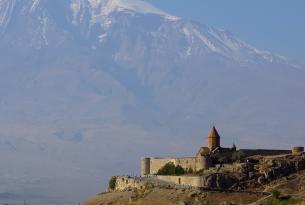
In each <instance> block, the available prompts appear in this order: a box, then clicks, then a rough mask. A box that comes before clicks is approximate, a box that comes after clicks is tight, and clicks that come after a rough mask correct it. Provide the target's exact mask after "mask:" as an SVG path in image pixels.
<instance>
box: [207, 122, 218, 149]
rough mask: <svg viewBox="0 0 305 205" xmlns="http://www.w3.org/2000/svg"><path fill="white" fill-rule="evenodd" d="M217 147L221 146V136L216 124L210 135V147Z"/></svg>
mask: <svg viewBox="0 0 305 205" xmlns="http://www.w3.org/2000/svg"><path fill="white" fill-rule="evenodd" d="M217 147H220V136H219V134H218V132H217V130H216V128H215V126H213V127H212V129H211V130H210V132H209V135H208V148H209V149H210V151H213V150H214V149H216V148H217Z"/></svg>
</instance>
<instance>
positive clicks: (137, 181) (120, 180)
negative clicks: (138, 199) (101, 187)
mask: <svg viewBox="0 0 305 205" xmlns="http://www.w3.org/2000/svg"><path fill="white" fill-rule="evenodd" d="M145 184H146V182H145V180H143V179H141V178H133V177H129V176H120V177H117V179H116V185H115V190H117V191H124V190H126V189H129V188H137V189H142V188H143V187H144V186H145Z"/></svg>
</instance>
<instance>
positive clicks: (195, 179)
mask: <svg viewBox="0 0 305 205" xmlns="http://www.w3.org/2000/svg"><path fill="white" fill-rule="evenodd" d="M157 179H159V180H161V181H164V182H168V183H173V184H178V185H183V186H191V187H204V179H203V177H200V176H157Z"/></svg>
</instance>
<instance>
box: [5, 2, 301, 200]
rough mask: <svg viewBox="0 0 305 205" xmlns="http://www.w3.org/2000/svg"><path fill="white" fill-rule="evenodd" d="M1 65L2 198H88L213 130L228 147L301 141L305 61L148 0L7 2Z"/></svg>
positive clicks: (187, 150) (190, 150)
mask: <svg viewBox="0 0 305 205" xmlns="http://www.w3.org/2000/svg"><path fill="white" fill-rule="evenodd" d="M0 62H1V63H0V72H1V75H0V137H1V138H0V160H1V162H2V165H3V166H2V167H3V169H1V170H0V180H1V181H2V182H5V183H1V185H0V193H1V192H3V193H13V194H17V195H22V196H24V195H28V196H33V193H35V195H37V194H40V195H42V196H48V197H55V198H56V197H62V196H64V197H65V198H68V199H78V198H82V199H84V197H85V196H89V195H91V194H92V193H95V192H97V191H100V189H102V188H103V187H104V184H107V183H106V180H107V178H108V176H110V175H113V174H122V173H124V174H126V172H127V173H128V172H129V174H132V173H137V170H138V169H137V167H138V159H139V157H140V156H142V155H152V156H156V155H158V154H160V156H162V155H173V154H175V155H177V154H178V155H192V154H194V152H195V151H196V150H194V148H195V149H196V148H197V147H199V146H201V145H202V144H203V143H204V142H203V138H204V137H205V135H206V132H207V130H208V129H209V126H210V125H211V124H212V123H213V122H214V123H215V124H216V126H217V127H218V129H219V130H220V131H221V134H223V135H222V136H223V138H222V139H223V141H222V142H223V144H224V145H226V146H228V145H230V144H231V143H232V142H233V141H234V142H235V143H236V144H237V145H239V146H243V147H245V146H247V147H257V146H260V147H266V148H272V147H281V148H290V146H292V145H295V144H296V145H297V144H301V143H302V142H303V139H304V132H305V128H304V127H305V126H304V125H305V117H304V116H305V110H304V108H303V107H304V104H305V94H304V89H305V81H304V77H305V66H304V64H302V63H300V62H294V61H292V60H289V59H287V58H285V57H281V56H279V55H274V54H271V53H269V52H267V51H262V50H261V49H258V48H255V47H254V46H251V45H249V44H247V43H245V42H243V41H241V40H239V39H237V38H236V37H234V35H233V34H231V33H229V32H227V31H225V30H222V29H217V28H213V27H210V26H206V25H202V24H200V23H197V22H193V21H189V20H185V19H182V18H179V17H176V16H173V15H171V14H168V13H166V12H165V11H162V10H160V9H158V8H156V7H154V6H153V5H151V4H149V3H147V2H145V1H142V0H0ZM287 121H288V122H289V123H287ZM288 136H289V140H288V138H287V137H288ZM266 138H267V139H268V140H269V141H270V143H268V144H266V143H265V139H266ZM160 142H162V143H160ZM271 142H272V143H271ZM126 153H128V154H127V155H126ZM99 180H101V181H102V182H99ZM79 184H81V186H79ZM31 204H32V203H31Z"/></svg>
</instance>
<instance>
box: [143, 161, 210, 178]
mask: <svg viewBox="0 0 305 205" xmlns="http://www.w3.org/2000/svg"><path fill="white" fill-rule="evenodd" d="M169 162H172V163H174V164H175V165H176V166H177V165H180V166H181V167H182V168H184V169H193V170H194V171H198V170H200V169H206V168H208V167H209V166H210V164H211V162H210V160H208V159H206V158H205V157H203V156H200V157H183V158H150V165H149V169H150V173H149V174H151V175H153V174H157V172H158V170H159V169H160V168H162V167H163V166H164V165H165V164H167V163H169ZM142 164H143V163H142ZM142 166H143V165H142ZM146 167H147V166H146ZM142 169H143V168H142ZM142 173H143V172H142ZM142 176H143V174H142Z"/></svg>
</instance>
